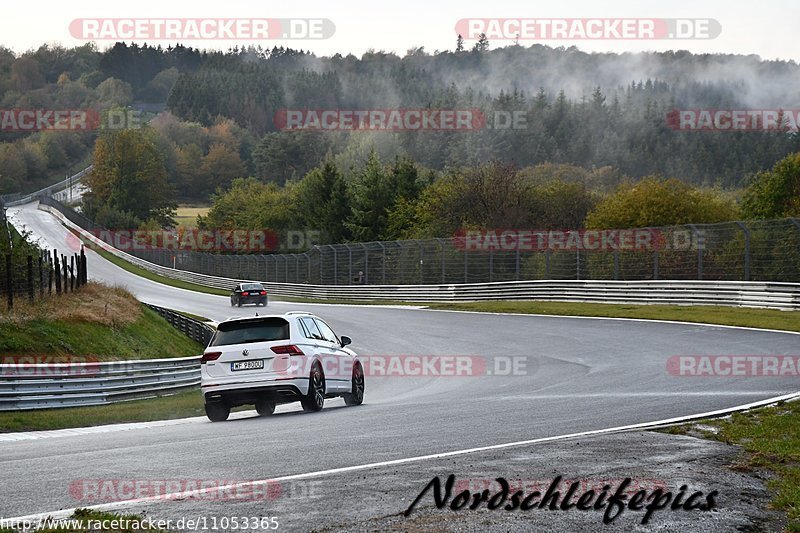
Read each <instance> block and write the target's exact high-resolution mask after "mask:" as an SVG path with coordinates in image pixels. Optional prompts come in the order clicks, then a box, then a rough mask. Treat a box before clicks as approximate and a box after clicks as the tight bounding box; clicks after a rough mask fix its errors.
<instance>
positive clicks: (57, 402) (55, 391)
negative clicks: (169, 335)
mask: <svg viewBox="0 0 800 533" xmlns="http://www.w3.org/2000/svg"><path fill="white" fill-rule="evenodd" d="M20 359H21V360H22V359H23V358H20ZM199 384H200V357H199V356H193V357H183V358H175V359H153V360H143V361H113V362H103V363H98V362H85V363H63V364H62V363H32V364H26V363H20V364H0V411H19V410H27V409H48V408H54V407H80V406H86V405H105V404H109V403H114V402H120V401H125V400H135V399H143V398H153V397H156V396H164V395H168V394H173V393H175V392H179V391H182V390H186V389H191V388H196V387H198V386H199Z"/></svg>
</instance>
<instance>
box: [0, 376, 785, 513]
mask: <svg viewBox="0 0 800 533" xmlns="http://www.w3.org/2000/svg"><path fill="white" fill-rule="evenodd" d="M798 398H800V392H794V393H792V394H785V395H783V396H776V397H774V398H769V399H767V400H761V401H758V402H753V403H749V404H744V405H739V406H737V407H731V408H727V409H719V410H717V411H709V412H707V413H698V414H696V415H689V416H683V417H678V418H668V419H664V420H656V421H654V422H644V423H641V424H631V425H628V426H618V427H613V428H606V429H596V430H592V431H583V432H580V433H569V434H566V435H557V436H553V437H543V438H539V439H530V440H523V441H517V442H506V443H502V444H492V445H489V446H480V447H477V448H467V449H463V450H454V451H449V452H441V453H434V454H430V455H420V456H416V457H406V458H403V459H393V460H390V461H381V462H378V463H367V464H362V465H354V466H345V467H341V468H332V469H329V470H321V471H317V472H307V473H304V474H293V475H288V476H281V477H276V478H272V479H262V480H253V481H248V482H245V483H234V484H231V485H227V486H224V487H213V488H206V489H197V490H192V491H185V492H176V493H172V494H162V495H158V496H149V497H146V498H134V499H130V500H123V501H117V502H111V503H103V504H99V505H93V506H83V507H81V508H82V509H91V510H96V511H113V510H116V509H122V508H128V507H132V506H136V505H143V504H148V503H157V502H163V501H172V500H178V499H187V498H192V497H197V496H203V495H204V494H209V493H212V492H219V491H233V490H241V489H243V488H246V487H252V486H263V485H265V484H266V483H280V482H284V481H295V480H300V479H312V478H319V477H325V476H330V475H335V474H342V473H345V472H356V471H361V470H370V469H374V468H384V467H387V466H396V465H403V464H410V463H419V462H422V461H430V460H434V459H442V458H445V457H455V456H459V455H466V454H471V453H480V452H488V451H494V450H502V449H506V448H516V447H520V446H530V445H533V444H542V443H546V442H554V441H560V440H566V439H574V438H578V437H591V436H595V435H608V434H611V433H621V432H626V431H641V430H646V429H654V428H657V427H662V426H667V425H672V424H679V423H683V422H688V421H692V420H697V419H701V418H711V417H719V416H724V415H727V414H730V413H733V412H735V411H744V410H747V409H753V408H756V407H763V406H765V405H770V404H774V403H776V402H780V401H790V400H796V399H798ZM76 509H77V508H74V509H62V510H60V511H51V512H47V513H38V514H32V515H27V516H18V517H14V518H7V519H5V523H7V524H15V523H22V522H27V523H31V522H41V521H42V520H45V519H46V518H51V519H53V520H57V519H60V518H68V517H70V516H72V514H73V513H74V512H75V511H76ZM12 527H13V526H12Z"/></svg>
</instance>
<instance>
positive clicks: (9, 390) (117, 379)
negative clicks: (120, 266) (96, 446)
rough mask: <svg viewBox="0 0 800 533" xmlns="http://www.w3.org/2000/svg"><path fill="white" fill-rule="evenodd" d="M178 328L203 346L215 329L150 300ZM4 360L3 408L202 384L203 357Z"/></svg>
mask: <svg viewBox="0 0 800 533" xmlns="http://www.w3.org/2000/svg"><path fill="white" fill-rule="evenodd" d="M147 307H149V308H150V309H152V310H153V311H155V312H156V313H158V314H159V315H161V316H162V317H164V318H165V319H166V320H167V321H168V322H169V323H170V324H171V325H172V326H173V327H175V328H176V329H178V330H180V331H181V332H182V333H183V334H184V335H186V336H187V337H189V338H191V339H193V340H195V341H197V342H199V343H200V344H202V345H203V346H206V345H207V344H208V341H209V340H211V336H212V335H213V333H214V330H213V329H212V328H211V327H210V326H208V325H207V324H204V323H203V322H200V321H199V320H195V319H193V318H189V317H187V316H185V315H181V314H180V313H176V312H174V311H172V310H170V309H164V308H163V307H158V306H155V305H149V304H147ZM8 359H14V360H15V362H14V363H11V364H8V363H5V364H0V411H20V410H28V409H50V408H57V407H79V406H84V405H104V404H109V403H115V402H120V401H126V400H136V399H143V398H153V397H156V396H165V395H169V394H174V393H176V392H180V391H182V390H187V389H193V388H197V387H198V386H199V384H200V356H192V357H182V358H171V359H145V360H141V361H112V362H103V363H101V362H97V361H91V360H90V359H91V358H84V359H87V360H86V361H82V362H77V363H75V362H70V363H59V362H44V363H35V362H34V363H32V362H28V360H29V359H30V360H36V359H37V358H36V357H34V356H24V355H22V356H17V357H5V358H4V360H8Z"/></svg>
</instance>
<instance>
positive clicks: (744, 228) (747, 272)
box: [736, 221, 750, 281]
mask: <svg viewBox="0 0 800 533" xmlns="http://www.w3.org/2000/svg"><path fill="white" fill-rule="evenodd" d="M736 225H737V226H739V227H740V228H741V229H742V233H744V280H745V281H750V229H749V228H748V227H747V226H745V225H744V223H743V222H738V221H737V222H736Z"/></svg>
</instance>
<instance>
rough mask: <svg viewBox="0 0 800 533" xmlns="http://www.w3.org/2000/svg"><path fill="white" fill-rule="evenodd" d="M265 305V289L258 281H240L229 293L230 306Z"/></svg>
mask: <svg viewBox="0 0 800 533" xmlns="http://www.w3.org/2000/svg"><path fill="white" fill-rule="evenodd" d="M245 304H255V305H267V289H265V288H264V286H263V285H262V284H260V283H240V284H238V285H237V286H236V288H235V289H233V292H232V293H231V307H234V306H236V307H241V306H243V305H245Z"/></svg>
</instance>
